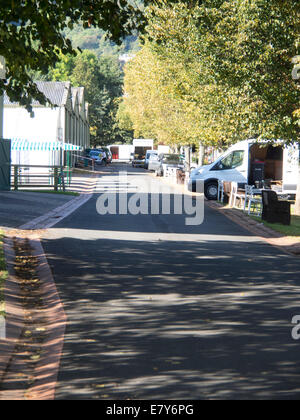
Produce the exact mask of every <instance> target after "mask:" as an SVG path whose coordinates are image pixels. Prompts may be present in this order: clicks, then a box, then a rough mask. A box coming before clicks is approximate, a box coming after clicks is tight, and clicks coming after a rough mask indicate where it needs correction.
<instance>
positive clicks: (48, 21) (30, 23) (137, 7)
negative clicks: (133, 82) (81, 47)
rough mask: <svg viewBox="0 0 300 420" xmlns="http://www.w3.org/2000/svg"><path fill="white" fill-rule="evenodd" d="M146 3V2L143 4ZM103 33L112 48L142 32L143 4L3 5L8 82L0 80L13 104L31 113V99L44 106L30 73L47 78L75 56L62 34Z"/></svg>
mask: <svg viewBox="0 0 300 420" xmlns="http://www.w3.org/2000/svg"><path fill="white" fill-rule="evenodd" d="M146 3H147V2H146ZM76 23H80V24H81V25H82V26H83V27H84V28H89V27H95V28H101V29H103V30H104V31H105V32H106V33H107V34H108V36H109V37H110V39H112V40H113V41H115V42H120V40H121V39H122V38H123V37H124V36H126V35H128V34H131V33H132V31H133V30H134V29H138V30H141V29H143V27H144V24H145V21H144V14H143V10H142V3H141V2H137V1H124V0H121V1H119V0H97V1H95V0H59V1H49V0H32V1H27V0H26V1H23V0H14V1H11V0H2V1H1V8H0V55H2V56H4V57H5V59H6V64H7V79H6V81H1V80H0V92H1V91H2V92H3V90H6V92H7V94H8V96H9V97H10V99H11V100H13V101H18V102H20V103H21V104H22V105H25V106H26V107H27V108H29V109H30V104H31V100H32V97H34V98H36V99H38V100H40V101H41V102H45V97H44V96H43V95H42V94H41V93H39V92H38V91H37V89H36V86H35V84H34V83H33V81H32V78H31V72H32V71H33V72H36V71H39V72H41V73H42V74H43V73H44V74H45V73H47V72H48V70H49V68H50V67H53V66H55V64H56V63H57V62H58V61H59V57H60V53H63V54H74V49H73V46H72V43H71V41H70V40H69V39H68V37H67V36H66V35H65V32H64V31H65V30H66V29H67V28H69V29H73V27H74V24H76Z"/></svg>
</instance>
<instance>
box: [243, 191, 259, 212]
mask: <svg viewBox="0 0 300 420" xmlns="http://www.w3.org/2000/svg"><path fill="white" fill-rule="evenodd" d="M255 191H256V188H255V187H254V186H252V185H246V187H245V204H244V211H246V207H247V205H248V215H249V216H250V214H251V209H252V205H253V204H254V210H255V214H257V215H258V216H261V212H262V199H261V198H259V197H256V194H255ZM258 204H259V210H258V211H256V210H257V207H258V206H257V205H258Z"/></svg>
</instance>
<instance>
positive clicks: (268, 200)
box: [262, 190, 291, 226]
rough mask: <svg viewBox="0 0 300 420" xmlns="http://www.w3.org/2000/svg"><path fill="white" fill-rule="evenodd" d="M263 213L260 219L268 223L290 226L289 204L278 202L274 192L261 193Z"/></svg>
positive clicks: (265, 191)
mask: <svg viewBox="0 0 300 420" xmlns="http://www.w3.org/2000/svg"><path fill="white" fill-rule="evenodd" d="M262 197H263V199H262V201H263V212H262V219H263V220H265V221H266V222H269V223H281V224H283V225H287V226H289V225H290V224H291V203H290V202H288V201H280V200H278V196H277V194H276V192H275V191H272V190H264V191H263V192H262Z"/></svg>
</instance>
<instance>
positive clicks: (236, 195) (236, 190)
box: [229, 182, 245, 207]
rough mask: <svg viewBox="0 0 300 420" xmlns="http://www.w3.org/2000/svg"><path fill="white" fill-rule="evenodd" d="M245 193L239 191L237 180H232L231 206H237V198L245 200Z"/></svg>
mask: <svg viewBox="0 0 300 420" xmlns="http://www.w3.org/2000/svg"><path fill="white" fill-rule="evenodd" d="M244 198H245V195H244V194H243V193H240V192H239V186H238V183H237V182H232V184H231V194H230V201H229V205H230V207H236V202H237V199H239V200H244Z"/></svg>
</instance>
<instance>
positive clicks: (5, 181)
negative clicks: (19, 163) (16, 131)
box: [0, 139, 11, 191]
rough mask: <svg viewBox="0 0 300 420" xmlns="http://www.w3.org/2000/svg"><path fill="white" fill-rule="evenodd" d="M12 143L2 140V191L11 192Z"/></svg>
mask: <svg viewBox="0 0 300 420" xmlns="http://www.w3.org/2000/svg"><path fill="white" fill-rule="evenodd" d="M10 174H11V141H10V140H4V139H0V191H10Z"/></svg>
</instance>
